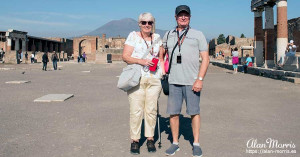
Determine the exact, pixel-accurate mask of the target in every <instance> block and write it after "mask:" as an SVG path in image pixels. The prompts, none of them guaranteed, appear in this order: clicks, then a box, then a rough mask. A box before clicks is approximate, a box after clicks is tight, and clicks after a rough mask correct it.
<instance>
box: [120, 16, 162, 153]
mask: <svg viewBox="0 0 300 157" xmlns="http://www.w3.org/2000/svg"><path fill="white" fill-rule="evenodd" d="M154 24H155V23H154V17H153V16H152V14H151V13H142V14H140V16H139V18H138V25H139V27H140V31H139V32H135V31H133V32H131V33H130V34H129V35H128V37H127V39H126V41H125V46H124V50H123V54H122V57H123V60H124V61H125V62H126V63H127V64H140V65H142V66H143V68H142V69H141V73H142V76H141V79H140V82H139V85H138V86H136V87H133V88H132V89H130V90H129V91H127V95H128V100H129V104H130V138H131V147H130V152H131V153H132V154H139V153H140V145H139V140H140V138H141V126H142V120H143V118H144V124H145V125H144V126H145V137H146V138H147V149H148V152H155V151H156V147H155V143H154V138H153V136H154V129H155V125H156V117H157V101H158V98H159V95H160V92H161V89H162V88H161V83H160V79H161V76H162V70H161V68H160V67H161V66H162V65H161V63H157V62H156V63H157V64H158V66H157V68H156V69H155V68H154V69H153V67H155V63H154V62H152V60H156V59H157V58H158V56H159V54H160V53H159V51H162V50H163V47H162V41H161V39H160V36H159V34H155V33H152V29H153V26H154ZM150 46H151V47H152V48H150ZM148 48H150V49H149V50H150V52H149V50H147V49H148ZM145 53H148V55H147V56H146V58H142V57H143V56H144V55H145ZM149 67H150V68H151V67H152V68H151V69H152V70H151V69H149Z"/></svg>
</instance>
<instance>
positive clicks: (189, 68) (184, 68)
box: [160, 5, 209, 157]
mask: <svg viewBox="0 0 300 157" xmlns="http://www.w3.org/2000/svg"><path fill="white" fill-rule="evenodd" d="M175 19H176V22H177V27H176V28H175V29H173V30H171V31H169V32H167V33H166V34H165V36H164V38H163V44H164V46H165V48H166V49H168V50H169V52H168V54H169V59H170V61H169V62H172V63H171V67H170V68H171V69H170V73H169V84H170V85H169V97H168V106H167V113H168V114H170V126H171V131H172V137H173V143H172V145H171V146H170V148H169V149H167V150H166V154H167V155H174V154H175V152H176V151H179V145H178V144H179V141H178V137H179V114H180V112H181V107H182V103H183V100H185V102H186V109H187V110H186V113H187V114H188V115H190V116H191V120H192V129H193V136H194V142H193V156H195V157H200V156H202V150H201V148H200V145H199V134H200V93H201V90H202V87H203V80H204V77H205V74H206V71H207V68H208V65H209V55H208V51H207V42H206V39H205V36H204V35H203V33H202V32H201V31H198V30H195V29H192V28H191V27H190V25H189V24H190V19H191V10H190V8H189V7H188V6H186V5H180V6H178V7H177V8H176V10H175ZM175 45H176V47H175ZM174 47H175V49H174ZM173 49H174V53H173V57H172V56H171V55H172V50H173ZM163 53H166V51H165V52H163ZM163 55H164V54H161V55H160V56H163ZM200 56H201V58H202V63H201V66H200V62H199V58H200ZM171 58H172V61H171Z"/></svg>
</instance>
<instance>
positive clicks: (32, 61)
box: [30, 53, 34, 63]
mask: <svg viewBox="0 0 300 157" xmlns="http://www.w3.org/2000/svg"><path fill="white" fill-rule="evenodd" d="M30 61H31V63H34V53H32V54H31V57H30Z"/></svg>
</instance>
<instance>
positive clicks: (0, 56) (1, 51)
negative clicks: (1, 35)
mask: <svg viewBox="0 0 300 157" xmlns="http://www.w3.org/2000/svg"><path fill="white" fill-rule="evenodd" d="M3 53H4V51H3V48H1V50H0V59H1V60H2V61H3Z"/></svg>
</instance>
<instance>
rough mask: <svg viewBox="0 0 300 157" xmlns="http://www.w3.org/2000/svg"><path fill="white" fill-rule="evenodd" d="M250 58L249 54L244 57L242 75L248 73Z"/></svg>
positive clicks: (250, 63)
mask: <svg viewBox="0 0 300 157" xmlns="http://www.w3.org/2000/svg"><path fill="white" fill-rule="evenodd" d="M252 66H253V64H252V58H251V57H250V56H249V54H247V55H246V61H245V62H244V65H243V71H242V72H243V73H248V67H252Z"/></svg>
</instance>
